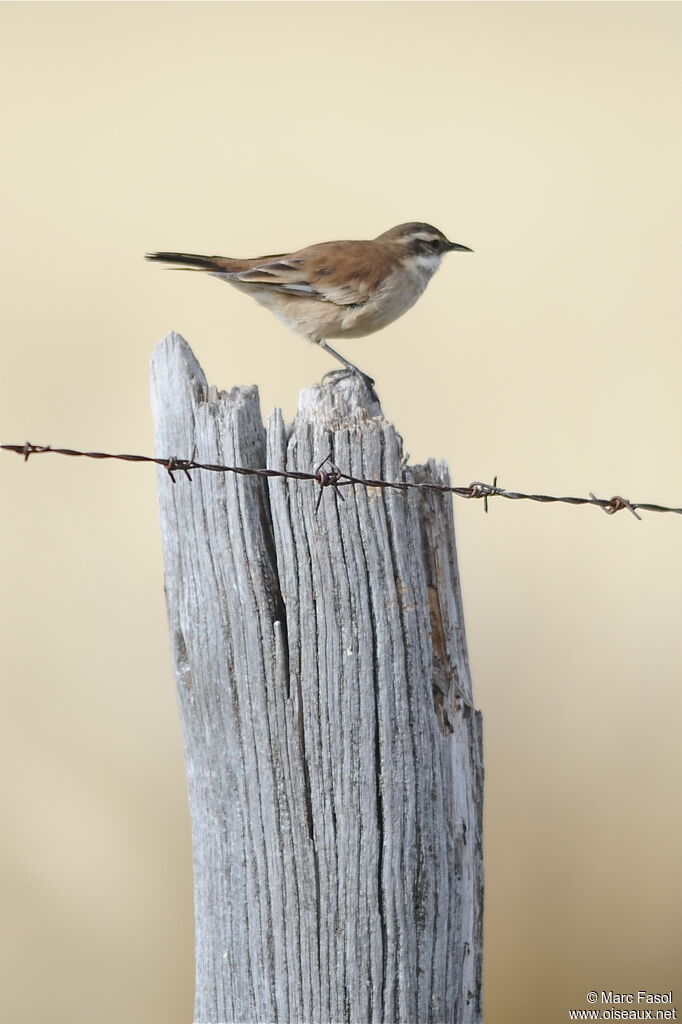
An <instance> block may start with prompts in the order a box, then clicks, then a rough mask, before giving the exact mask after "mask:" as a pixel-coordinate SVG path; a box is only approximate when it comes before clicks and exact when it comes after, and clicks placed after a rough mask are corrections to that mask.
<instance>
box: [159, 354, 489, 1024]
mask: <svg viewBox="0 0 682 1024" xmlns="http://www.w3.org/2000/svg"><path fill="white" fill-rule="evenodd" d="M152 403H153V410H154V420H155V429H156V452H157V455H159V456H169V455H176V456H179V457H188V456H189V455H190V454H191V453H192V451H193V450H195V451H196V458H197V459H199V460H202V461H206V462H212V463H223V464H225V463H226V464H230V465H239V466H264V465H268V466H271V467H274V468H278V469H296V470H310V469H311V468H313V469H314V468H315V467H316V466H317V465H318V464H319V463H320V462H321V461H322V459H323V458H324V457H325V456H326V455H327V454H328V453H329V452H331V453H332V455H333V458H334V461H335V462H336V463H337V464H338V465H339V466H341V467H342V469H343V470H344V471H345V472H348V473H350V474H353V475H357V476H365V477H373V478H384V479H389V480H397V479H413V480H419V481H423V480H429V481H434V482H441V483H444V482H447V480H448V477H447V469H446V467H445V466H444V465H442V464H440V465H439V464H436V463H434V462H432V461H430V462H429V463H427V464H426V465H425V466H412V467H410V466H405V465H403V456H402V443H401V439H400V437H399V436H398V434H397V433H396V431H395V428H394V427H393V426H392V425H391V424H390V423H389V422H387V421H386V420H385V419H384V417H383V414H382V412H381V408H380V406H379V405H378V403H377V402H376V400H375V398H374V397H373V396H371V395H370V394H369V393H368V392H367V390H366V389H365V387H364V385H363V384H362V382H361V381H359V380H358V379H357V378H355V377H353V376H341V377H338V376H333V377H331V378H329V381H328V383H325V384H322V385H319V386H317V387H314V388H312V389H310V390H309V391H306V392H303V393H302V395H301V400H300V406H299V411H298V414H297V416H296V419H295V422H294V424H293V425H292V426H287V425H285V423H284V421H283V419H282V416H281V414H280V413H279V411H277V410H276V411H275V412H274V413H273V414H272V415H271V416H270V419H269V422H268V424H267V428H265V427H264V426H263V423H262V420H261V414H260V409H259V404H258V395H257V391H256V389H255V388H248V387H245V388H234V389H233V390H232V391H230V392H229V393H225V392H218V391H217V390H216V389H215V388H208V386H207V382H206V379H205V377H204V374H203V372H202V370H201V368H200V367H199V365H198V363H197V362H196V360H195V358H194V356H193V354H192V352H191V350H190V349H189V346H188V345H187V343H186V342H185V341H184V340H183V339H182V338H181V337H180V336H179V335H174V334H172V335H169V336H168V337H167V338H166V339H164V341H163V342H161V343H160V344H159V345H158V346H157V348H156V350H155V352H154V356H153V359H152ZM318 493H319V492H318V489H317V487H316V485H315V484H313V483H309V482H301V481H292V480H283V479H277V478H271V479H269V480H265V479H262V478H258V477H249V476H233V475H231V474H218V473H202V472H200V471H194V472H193V473H192V482H191V483H190V481H188V480H186V479H184V478H183V479H178V480H177V482H176V483H175V484H173V483H172V481H171V480H170V478H169V476H168V474H167V473H165V472H164V471H163V470H161V471H160V472H159V502H160V517H161V532H162V538H163V547H164V559H165V574H166V598H167V606H168V617H169V624H170V633H171V639H172V647H173V659H174V666H175V675H176V681H177V691H178V697H179V704H180V711H181V717H182V724H183V730H184V738H185V756H186V765H187V778H188V787H189V798H190V808H191V816H192V833H193V835H192V841H193V855H194V876H195V878H194V880H195V919H196V924H195V927H196V1003H195V1021H197V1022H202V1024H209V1022H210V1024H221V1022H239V1024H247V1022H249V1024H250V1022H254V1024H260V1022H265V1021H277V1022H309V1024H332V1022H334V1024H336V1022H352V1024H356V1022H357V1024H365V1022H377V1024H378V1022H387V1024H388V1022H391V1024H393V1022H404V1024H416V1022H419V1024H426V1022H433V1024H436V1022H456V1024H478V1022H479V1021H480V1019H481V1010H480V990H481V917H482V894H483V878H482V856H481V805H482V753H481V720H480V715H479V713H478V712H477V711H476V710H475V708H474V704H473V699H472V694H471V681H470V677H469V669H468V661H467V652H466V641H465V634H464V623H463V616H462V602H461V595H460V589H459V580H458V571H457V557H456V549H455V540H454V525H453V516H452V504H451V499H450V497H449V496H444V495H439V494H435V493H433V492H401V491H391V490H383V489H379V488H363V487H357V486H356V487H346V488H344V489H343V495H344V497H345V501H341V500H340V499H339V497H338V496H337V495H335V494H334V492H333V490H332V489H331V488H330V489H328V490H326V491H325V493H324V494H323V495H322V500H321V502H320V506H319V510H318V512H317V514H316V513H315V505H316V501H317V497H318Z"/></svg>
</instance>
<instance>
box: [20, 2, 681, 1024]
mask: <svg viewBox="0 0 682 1024" xmlns="http://www.w3.org/2000/svg"><path fill="white" fill-rule="evenodd" d="M681 33H682V9H681V8H680V6H679V5H675V4H653V3H652V4H638V3H633V4H619V3H609V4H591V3H580V4H512V3H510V4H496V3H484V4H448V3H443V4H428V3H405V4H392V3H386V4H336V3H330V4H327V3H324V4H322V3H320V4H316V3H310V4H307V3H303V4H287V3H278V4H272V5H271V4H201V3H197V4H183V3H180V4H166V3H152V4H120V5H119V4H106V3H103V4H99V3H98V4H40V3H37V4H33V3H31V4H23V5H22V4H4V5H2V7H0V94H1V95H2V115H1V121H0V124H1V132H2V153H3V155H2V161H1V163H0V182H1V185H2V204H1V211H2V212H1V214H0V217H1V226H2V241H3V244H2V246H1V247H0V260H1V264H2V265H1V273H2V284H3V287H2V293H3V297H2V368H3V372H2V375H1V379H0V433H1V435H2V440H3V441H9V442H21V441H24V440H25V439H27V438H29V439H30V440H32V441H34V442H37V443H48V442H50V443H52V444H54V445H66V446H73V447H82V448H87V449H95V450H98V449H99V450H105V451H133V452H150V451H151V450H152V443H153V441H152V432H151V424H150V413H149V405H148V395H147V364H148V359H149V355H150V352H151V349H152V346H153V344H154V343H155V341H156V340H157V339H158V338H159V337H161V336H162V335H163V334H165V333H166V332H167V331H168V330H170V329H176V330H179V331H181V332H183V333H184V334H185V336H186V337H187V338H188V340H189V341H190V342H191V344H192V345H193V346H194V348H195V351H196V352H197V354H198V356H199V358H200V359H201V361H202V362H203V365H204V367H205V369H206V372H207V374H208V376H209V379H210V380H211V381H213V382H214V383H216V384H218V385H220V386H223V387H230V386H232V385H234V384H248V383H252V382H257V383H258V384H259V386H260V389H261V395H262V401H263V408H264V410H265V411H266V412H267V411H268V410H269V409H270V408H271V407H272V405H273V404H279V405H281V406H283V408H284V410H285V412H286V414H287V415H289V416H290V415H291V414H292V413H293V410H294V409H295V403H296V398H297V392H298V390H299V389H300V388H301V387H304V386H307V385H309V384H310V383H312V382H314V381H315V380H316V379H317V378H318V377H319V376H320V375H321V374H322V373H324V372H325V371H326V370H328V369H331V368H332V364H331V363H330V362H329V361H328V359H327V358H326V357H325V356H324V354H323V353H320V352H317V351H315V350H314V349H313V348H312V347H311V346H308V345H306V343H305V342H303V341H301V340H299V339H298V338H296V337H295V336H294V335H292V334H289V333H288V332H287V330H286V329H285V328H284V327H283V326H281V325H280V324H279V323H278V322H277V321H276V320H274V319H273V318H272V317H271V316H270V315H269V314H268V313H267V312H266V311H264V310H262V309H261V308H259V307H258V306H256V305H255V304H252V303H250V302H249V300H248V299H247V298H246V297H245V296H243V295H240V294H238V293H234V292H232V291H230V290H228V289H227V288H226V287H225V286H224V285H222V284H220V283H218V282H216V281H213V280H210V279H204V278H201V277H199V276H192V275H179V274H171V273H170V272H167V271H164V270H163V269H161V268H160V267H158V266H151V265H147V264H145V263H144V262H143V260H142V254H143V253H144V252H145V251H146V250H149V249H164V248H170V249H173V248H175V249H185V250H188V251H190V252H208V253H212V252H222V253H227V254H231V255H238V256H239V255H258V254H260V253H262V252H272V251H275V252H277V251H278V250H281V249H285V250H286V249H288V248H296V247H298V246H301V245H305V244H307V243H310V242H313V241H320V240H324V239H328V238H337V237H369V236H373V235H375V234H378V233H379V232H381V231H383V230H385V229H386V228H388V227H390V226H392V225H393V224H396V223H399V222H401V221H405V220H413V219H419V220H422V219H423V220H428V221H431V222H433V223H435V224H437V225H438V226H439V227H440V228H442V229H443V230H444V231H445V232H446V233H447V234H449V235H450V236H451V237H453V238H454V239H455V240H456V241H459V242H462V243H465V244H467V245H470V246H472V247H473V248H474V249H475V250H476V251H475V255H472V256H469V255H467V254H454V255H453V256H450V257H449V258H448V259H447V261H446V263H445V265H444V267H443V268H442V270H441V271H440V273H439V275H438V276H437V278H436V279H435V280H434V282H433V284H432V285H431V286H430V288H429V291H428V292H427V294H426V296H425V297H424V298H423V299H422V301H421V302H420V304H419V305H418V306H417V307H416V308H415V309H414V310H413V311H411V312H410V313H409V314H408V315H407V316H406V317H405V318H404V319H403V320H401V321H400V322H399V323H397V324H395V325H393V326H392V327H390V328H388V329H387V330H385V331H384V332H383V333H381V334H380V335H378V336H375V337H373V338H369V339H366V340H359V341H353V342H350V343H347V344H346V346H345V351H346V352H347V353H348V356H349V357H350V358H351V359H354V360H356V361H357V362H358V363H360V365H361V366H362V367H363V368H364V369H365V370H366V371H367V372H369V373H371V374H372V375H373V376H374V377H376V378H377V381H378V383H379V387H380V391H381V395H382V398H383V402H384V408H385V411H386V413H387V415H388V416H390V417H392V418H393V419H394V420H395V421H396V423H397V425H398V427H399V429H400V430H401V432H402V433H403V435H404V437H405V445H406V448H407V449H408V450H409V451H410V452H411V454H412V456H413V458H415V459H422V458H425V457H427V456H429V455H434V456H439V457H440V456H443V457H446V458H447V459H448V460H449V461H450V465H451V469H452V474H453V477H454V479H455V481H456V482H459V483H468V482H469V481H471V480H473V479H484V480H489V479H490V478H491V477H492V476H493V475H494V474H498V476H499V478H500V482H501V483H502V484H503V485H505V486H508V487H511V488H518V489H522V490H524V489H528V490H540V491H544V492H547V493H560V494H561V493H563V494H574V493H579V494H585V493H586V492H587V491H589V490H594V491H596V492H597V493H598V494H600V495H602V496H606V497H610V496H611V495H612V494H614V493H621V494H625V495H626V496H629V497H631V498H632V499H633V500H635V499H637V500H651V501H659V502H662V503H666V504H678V505H679V504H682V470H681V469H680V401H679V391H680V376H681V374H682V358H681V356H680V320H681V312H680V299H679V287H680V285H679V282H680V270H681V266H680V264H681V259H680V237H681V229H682V216H681V213H680V180H681V172H682V166H681V164H682V159H681V157H682V149H681V146H680V105H681V104H680V96H681V95H682V92H681V90H682V60H681V56H682V54H681V49H682V47H681V45H680V44H681V39H682V36H681ZM339 347H341V348H342V349H343V345H342V344H341V343H339ZM0 474H1V475H0V479H1V481H2V488H1V492H0V516H1V520H2V522H1V526H2V531H1V534H0V536H1V540H0V544H1V545H2V547H1V549H0V550H1V556H2V563H1V564H2V574H1V581H2V582H1V589H0V593H1V608H0V631H1V643H2V708H3V712H2V716H1V719H0V752H1V753H0V756H1V758H2V777H3V786H2V791H1V792H2V808H1V813H2V821H3V840H2V844H1V847H0V857H1V860H0V883H1V888H2V893H1V897H0V898H1V901H2V907H3V913H2V924H1V926H0V932H1V934H2V943H3V946H2V953H1V956H0V963H1V964H2V967H1V968H0V970H1V971H2V975H3V976H2V979H1V983H0V1019H2V1020H4V1021H11V1022H12V1024H42V1022H48V1021H49V1022H50V1024H62V1022H63V1024H92V1022H93V1021H96V1022H97V1024H122V1022H125V1024H142V1022H145V1024H147V1022H150V1021H163V1022H164V1024H183V1022H187V1021H189V1020H190V1019H191V1007H192V981H193V968H192V908H191V860H190V843H189V831H188V826H189V823H188V817H187V810H186V804H185V791H184V778H183V765H182V749H181V738H180V733H179V726H178V721H177V715H176V709H175V698H174V683H173V679H172V675H171V666H170V659H169V653H168V641H167V636H166V631H165V612H164V603H163V591H162V566H161V555H160V544H159V538H158V532H157V519H156V496H155V476H154V472H153V470H152V469H151V468H149V467H145V466H129V465H122V464H116V463H93V462H85V461H83V460H80V461H78V460H74V461H71V460H66V459H58V458H57V457H44V458H35V459H34V460H32V461H30V462H29V463H28V465H23V464H22V463H21V462H20V460H19V459H16V458H15V457H14V456H10V455H5V454H2V455H1V456H0ZM456 516H457V524H458V543H459V550H460V558H461V566H462V578H463V589H464V600H465V608H466V615H467V623H468V633H469V642H470V648H471V659H472V666H473V671H474V682H475V689H476V698H477V701H478V703H479V706H480V707H481V708H482V709H483V712H484V715H485V733H486V758H487V790H486V859H487V896H486V900H487V904H486V914H487V916H486V951H485V952H486V959H485V1002H486V1006H487V1014H486V1019H487V1022H488V1024H516V1022H519V1024H528V1022H531V1024H532V1022H536V1021H537V1022H540V1024H550V1022H555V1021H557V1022H559V1021H564V1020H567V1019H568V1016H567V1015H568V1011H569V1010H570V1009H573V1008H584V1007H585V1006H586V1005H587V1004H586V1002H585V993H586V992H587V991H588V990H590V989H597V990H602V989H613V990H617V991H623V992H630V991H636V990H638V989H648V990H650V991H667V990H669V989H673V990H677V991H676V996H677V999H678V1001H679V1002H678V1006H679V1005H680V1004H682V978H681V977H680V968H679V950H680V939H681V934H680V932H681V926H680V897H679V878H680V867H681V852H682V828H681V825H680V799H679V791H680V767H681V764H680V762H681V754H680V741H679V737H680V719H681V716H682V695H681V688H680V674H681V673H680V669H681V667H682V656H681V645H680V635H681V632H682V631H681V628H680V598H681V596H682V572H681V570H682V557H681V552H682V520H681V519H680V518H677V517H674V516H653V515H649V516H647V517H645V520H644V522H642V523H637V522H636V521H635V520H634V519H633V518H632V517H631V516H630V515H628V514H627V513H621V514H619V515H618V516H615V517H608V516H606V515H603V514H602V513H601V512H599V511H598V510H597V509H591V508H571V507H563V506H537V505H531V504H528V503H518V504H513V503H511V502H502V501H499V502H496V503H493V505H492V507H491V511H490V514H489V515H488V516H484V515H483V509H482V507H481V505H480V504H476V503H473V502H472V503H468V504H467V503H464V502H462V501H459V502H458V503H457V504H456Z"/></svg>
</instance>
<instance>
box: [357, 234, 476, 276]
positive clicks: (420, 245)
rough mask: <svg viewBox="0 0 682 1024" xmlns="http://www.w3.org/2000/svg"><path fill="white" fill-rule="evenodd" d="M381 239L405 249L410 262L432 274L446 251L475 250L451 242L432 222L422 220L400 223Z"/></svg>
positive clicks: (404, 251) (380, 236)
mask: <svg viewBox="0 0 682 1024" xmlns="http://www.w3.org/2000/svg"><path fill="white" fill-rule="evenodd" d="M379 239H381V240H382V241H386V242H390V243H392V244H393V245H394V246H395V247H396V249H398V250H402V251H403V253H404V254H405V256H406V257H407V258H408V259H409V260H410V262H414V263H415V264H416V265H417V266H418V267H420V268H421V269H423V270H426V271H430V272H431V273H432V274H433V273H435V272H436V270H437V269H438V267H439V266H440V261H441V258H442V256H443V254H444V253H446V252H456V251H458V252H473V250H472V249H470V248H469V247H468V246H467V245H460V244H459V242H451V241H450V240H449V239H448V238H446V237H445V235H444V234H443V232H442V231H439V230H438V228H434V227H433V225H432V224H424V223H422V222H421V221H412V222H410V223H409V224H398V226H397V227H395V228H391V229H390V231H384V233H383V235H379ZM379 239H377V241H378V240H379Z"/></svg>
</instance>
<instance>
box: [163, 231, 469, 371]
mask: <svg viewBox="0 0 682 1024" xmlns="http://www.w3.org/2000/svg"><path fill="white" fill-rule="evenodd" d="M455 251H458V252H473V250H472V249H470V248H469V247H468V246H466V245H460V244H459V242H451V241H449V239H448V238H446V236H445V235H444V234H443V232H442V231H439V229H438V228H434V227H433V225H431V224H426V223H424V222H423V221H410V222H409V223H407V224H398V226H397V227H394V228H391V229H390V230H389V231H384V233H383V234H381V235H378V236H377V237H376V238H373V239H368V240H364V241H338V242H319V243H317V244H315V245H309V246H307V247H306V248H304V249H298V250H296V251H295V252H288V253H279V254H277V255H274V256H258V257H256V258H253V259H232V258H231V257H229V256H200V255H197V254H192V253H184V252H151V253H147V254H146V257H145V258H146V259H148V260H157V261H159V262H162V263H167V264H171V265H172V266H173V267H174V268H175V269H180V270H190V271H198V272H203V273H207V274H210V275H211V276H212V277H218V278H220V279H221V280H223V281H227V282H228V284H231V285H233V287H235V288H238V289H239V290H240V291H243V292H246V293H247V294H248V295H251V296H252V297H253V298H254V299H255V300H256V302H259V303H260V304H261V305H262V306H266V307H267V308H268V309H269V310H270V311H271V312H272V313H274V314H275V316H277V317H278V318H279V319H280V320H282V321H283V322H284V323H285V324H286V325H287V326H288V327H290V328H291V329H292V330H293V331H295V332H296V333H298V334H300V335H303V337H304V338H307V339H308V340H309V341H311V342H313V343H314V344H316V345H318V346H319V347H320V348H322V349H324V350H325V351H326V352H328V353H329V355H331V356H333V357H334V358H335V359H337V360H338V361H339V362H340V363H341V364H342V365H343V366H344V367H345V369H346V371H351V372H353V373H357V374H359V375H360V376H361V377H362V378H363V379H364V380H365V382H366V383H368V384H369V385H370V387H372V386H373V385H374V381H373V380H372V378H371V377H368V375H367V374H365V373H363V372H362V370H360V369H359V368H358V367H357V366H355V364H354V363H351V362H350V361H349V360H348V359H346V358H345V356H343V355H341V353H340V352H337V351H336V349H334V348H332V347H331V345H330V344H329V342H328V339H329V338H333V339H336V338H361V337H364V336H365V335H368V334H373V333H374V332H375V331H379V330H381V328H383V327H386V326H387V325H388V324H390V323H393V321H394V320H397V319H398V318H399V317H401V316H402V315H403V314H404V313H406V312H407V310H408V309H410V308H411V307H412V306H413V305H414V304H415V302H416V301H417V299H418V298H419V297H420V296H421V294H422V292H423V291H424V289H425V288H426V286H427V284H428V283H429V281H430V280H431V278H432V277H433V275H434V274H435V273H436V271H437V270H438V268H439V266H440V263H441V259H442V257H443V256H444V255H445V253H448V252H455Z"/></svg>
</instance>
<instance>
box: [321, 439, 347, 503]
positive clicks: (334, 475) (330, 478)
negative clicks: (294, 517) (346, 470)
mask: <svg viewBox="0 0 682 1024" xmlns="http://www.w3.org/2000/svg"><path fill="white" fill-rule="evenodd" d="M327 464H329V469H323V468H322V467H323V466H325V465H327ZM342 477H343V473H342V472H341V470H340V469H339V467H338V466H337V465H336V463H335V462H333V461H332V453H331V452H330V453H329V455H326V456H325V457H324V459H322V462H321V463H320V464H319V466H318V467H317V469H316V470H315V479H316V480H317V482H318V484H319V485H320V493H319V494H318V496H317V501H316V502H315V515H317V510H318V508H319V507H320V502H321V501H322V495H323V493H324V489H325V487H333V488H334V494H336V495H337V496H338V497H339V498H341V501H345V500H346V497H345V495H344V494H342V493H341V491H340V490H339V486H340V485H341V483H342V479H341V478H342Z"/></svg>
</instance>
